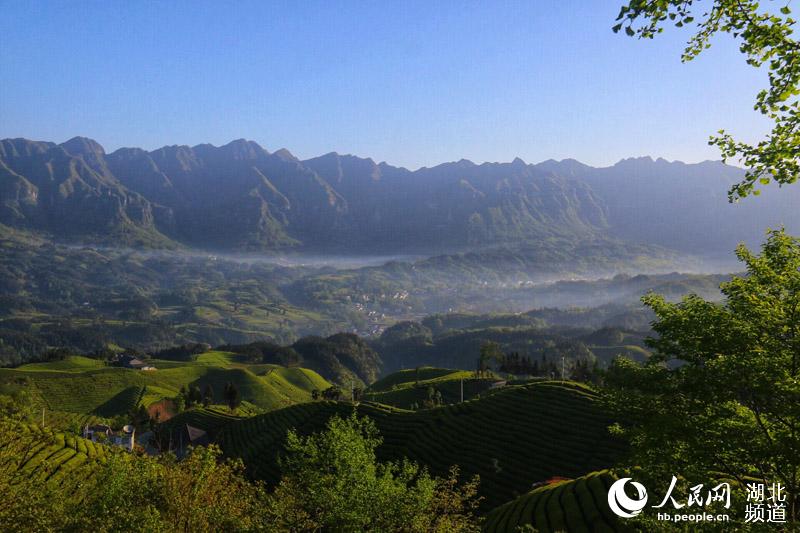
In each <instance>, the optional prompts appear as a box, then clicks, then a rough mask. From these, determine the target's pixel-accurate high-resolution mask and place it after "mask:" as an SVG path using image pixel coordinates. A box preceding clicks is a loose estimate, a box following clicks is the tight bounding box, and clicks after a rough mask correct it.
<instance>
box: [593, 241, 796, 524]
mask: <svg viewBox="0 0 800 533" xmlns="http://www.w3.org/2000/svg"><path fill="white" fill-rule="evenodd" d="M737 255H738V257H739V258H740V259H741V260H742V261H743V262H744V263H745V265H746V266H747V275H746V276H737V277H734V278H733V279H732V280H731V281H730V282H728V283H725V284H723V286H722V292H723V294H724V295H725V300H724V302H723V303H719V304H717V303H711V302H707V301H705V300H703V299H702V298H699V297H697V296H689V297H687V298H685V299H684V300H683V301H681V302H680V303H669V302H667V301H665V300H664V299H663V297H661V296H659V295H656V294H650V295H648V296H646V297H645V298H644V301H645V303H646V304H647V305H648V306H650V307H651V308H652V309H653V311H654V312H655V313H656V315H657V320H656V322H655V323H654V325H653V328H654V329H655V331H656V333H657V334H658V336H657V337H656V338H655V339H652V340H651V341H650V345H651V346H652V348H653V349H654V350H655V353H654V355H653V357H651V359H650V360H649V361H648V363H647V364H646V365H644V366H639V365H638V364H635V363H633V362H630V361H627V360H625V359H619V360H617V361H616V363H615V365H614V366H613V367H612V369H611V371H610V372H609V374H608V384H609V385H610V388H609V392H608V394H609V395H608V400H609V405H611V406H612V407H613V408H614V410H615V411H616V413H617V415H618V416H619V417H620V418H621V419H622V420H625V421H627V423H626V424H624V425H623V426H621V428H620V430H621V431H622V432H623V433H624V434H625V435H627V436H628V438H629V439H630V442H631V443H632V445H633V456H632V458H631V462H632V464H635V465H640V466H641V467H642V472H644V473H646V474H647V475H650V476H653V477H654V478H660V479H661V480H662V481H663V480H664V479H666V480H669V478H670V476H671V475H673V474H681V475H682V476H684V477H685V478H686V479H690V480H696V481H700V480H708V479H709V477H713V476H714V475H717V474H715V473H722V475H724V476H727V477H729V478H732V479H734V480H737V481H738V482H739V483H740V485H741V486H743V485H744V483H745V482H746V480H748V479H753V478H755V479H757V480H761V481H762V482H764V483H767V484H771V483H777V482H779V483H781V484H782V485H783V486H784V487H785V489H786V493H787V495H788V497H789V501H788V509H787V514H788V515H789V516H790V517H793V518H794V520H798V519H800V507H799V506H800V503H799V500H798V498H800V241H798V239H796V238H793V237H791V236H789V235H787V234H786V233H785V232H783V231H773V232H771V233H770V234H769V237H768V239H767V241H766V243H765V244H764V247H763V251H762V253H761V255H754V254H753V253H751V252H750V251H749V250H747V248H745V247H744V246H741V247H740V248H739V249H738V250H737ZM665 444H666V445H665Z"/></svg>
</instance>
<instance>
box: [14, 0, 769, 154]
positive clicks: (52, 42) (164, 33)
mask: <svg viewBox="0 0 800 533" xmlns="http://www.w3.org/2000/svg"><path fill="white" fill-rule="evenodd" d="M621 1H622V0H618V1H616V2H615V1H610V0H592V1H586V0H539V1H527V2H469V1H464V2H456V1H453V2H444V1H434V2H431V1H430V0H427V1H420V2H416V1H404V2H391V1H388V0H386V1H366V0H365V1H360V2H345V1H328V2H192V3H190V2H180V1H175V2H149V1H147V2H145V1H132V2H121V1H119V2H80V3H79V2H60V1H48V2H34V1H25V2H20V1H16V0H0V10H2V11H1V12H2V13H3V17H2V18H0V137H27V138H32V139H40V140H52V141H58V142H61V141H64V140H66V139H68V138H70V137H72V136H74V135H84V136H87V137H92V138H94V139H96V140H97V141H99V142H100V143H101V144H103V145H104V146H105V147H106V149H107V150H109V151H111V150H114V149H116V148H119V147H121V146H139V147H143V148H146V149H153V148H157V147H159V146H163V145H165V144H189V145H194V144H198V143H204V142H210V143H213V144H224V143H226V142H228V141H230V140H232V139H237V138H242V137H244V138H247V139H252V140H255V141H257V142H258V143H260V144H261V145H262V146H264V147H265V148H267V149H268V150H271V151H273V150H277V149H278V148H282V147H286V148H288V149H289V150H291V151H292V152H293V153H294V154H295V155H297V156H298V157H301V158H306V157H312V156H315V155H320V154H323V153H326V152H330V151H338V152H340V153H353V154H356V155H360V156H364V157H367V156H369V157H372V158H373V159H376V160H377V161H387V162H389V163H392V164H396V165H403V166H407V167H411V168H416V167H419V166H431V165H434V164H437V163H441V162H445V161H451V160H457V159H460V158H462V157H464V158H468V159H472V160H473V161H477V162H481V161H510V160H512V159H513V158H514V157H516V156H519V157H521V158H523V159H524V160H526V161H529V162H538V161H541V160H544V159H548V158H551V157H552V158H555V159H562V158H566V157H574V158H576V159H579V160H581V161H584V162H586V163H589V164H595V165H606V164H613V163H614V162H616V161H617V160H619V159H621V158H623V157H628V156H640V155H652V156H662V157H666V158H667V159H681V160H684V161H699V160H703V159H718V154H717V152H716V150H715V149H714V148H713V147H708V146H707V144H706V141H707V139H708V135H709V134H711V133H713V132H715V131H716V130H718V129H720V128H723V127H724V128H726V129H728V130H729V131H731V132H733V133H735V134H737V135H738V136H740V137H742V138H743V139H744V140H755V139H757V138H758V136H759V135H760V134H762V133H763V132H764V131H765V130H766V123H765V122H764V120H763V119H762V118H761V117H760V116H759V115H757V114H756V113H755V112H754V111H753V109H752V105H753V102H754V97H755V94H756V93H757V92H758V90H759V89H760V88H761V87H762V86H764V84H765V81H766V77H765V74H764V73H763V72H760V71H758V70H757V69H754V68H752V67H749V66H747V65H746V64H745V63H744V61H743V59H742V56H741V54H739V52H738V50H737V49H736V46H735V44H734V43H733V42H732V41H731V40H730V39H729V38H720V39H718V41H717V42H715V45H714V47H713V48H712V49H711V50H708V51H707V52H705V53H704V55H703V56H701V57H700V58H699V59H697V60H695V61H693V62H691V63H688V64H682V63H681V62H680V53H681V50H682V49H683V43H684V42H685V40H686V39H687V38H688V36H689V33H688V32H687V31H681V30H678V29H674V30H670V31H668V32H666V33H665V35H663V36H661V37H660V38H657V39H655V40H654V41H638V40H635V39H631V38H628V37H624V36H622V35H615V34H613V33H612V32H611V29H610V28H611V26H612V25H613V22H614V18H615V16H616V13H617V11H618V8H619V4H620V3H621Z"/></svg>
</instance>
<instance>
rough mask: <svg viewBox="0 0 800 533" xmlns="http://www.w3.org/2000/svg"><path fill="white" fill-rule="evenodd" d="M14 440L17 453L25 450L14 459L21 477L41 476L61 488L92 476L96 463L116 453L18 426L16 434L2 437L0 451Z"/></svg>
mask: <svg viewBox="0 0 800 533" xmlns="http://www.w3.org/2000/svg"><path fill="white" fill-rule="evenodd" d="M12 441H13V446H14V449H15V450H22V454H21V455H20V456H18V457H15V460H17V461H18V464H17V465H16V468H17V473H18V474H19V475H21V476H25V477H41V478H42V479H44V480H46V481H48V482H52V483H56V484H59V485H69V484H72V483H77V482H79V481H81V480H85V479H87V478H89V477H91V476H93V475H94V474H95V471H96V468H95V466H96V463H97V462H98V461H100V462H102V461H104V460H105V458H106V457H107V456H108V454H110V453H115V452H114V451H113V450H112V449H111V448H107V447H106V446H103V445H102V444H96V443H93V442H92V441H90V440H87V439H84V438H81V437H77V436H73V435H70V434H64V433H58V432H54V431H52V430H49V429H42V428H41V427H39V426H37V425H34V424H19V425H18V426H16V428H15V429H14V430H13V431H6V432H5V433H4V434H2V435H0V449H2V448H5V447H6V446H9V445H10V443H11V442H12Z"/></svg>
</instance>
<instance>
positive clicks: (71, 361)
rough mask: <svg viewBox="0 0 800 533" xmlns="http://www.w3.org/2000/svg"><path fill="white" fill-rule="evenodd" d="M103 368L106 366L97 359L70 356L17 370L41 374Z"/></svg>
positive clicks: (21, 367) (32, 364)
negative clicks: (41, 372) (40, 372)
mask: <svg viewBox="0 0 800 533" xmlns="http://www.w3.org/2000/svg"><path fill="white" fill-rule="evenodd" d="M105 366H106V365H105V363H104V362H103V361H99V360H97V359H91V358H89V357H83V356H81V355H71V356H68V357H65V358H64V359H62V360H60V361H50V362H48V363H29V364H27V365H22V366H20V367H18V370H24V371H27V372H34V371H37V370H40V371H43V372H53V371H61V372H85V371H86V370H94V369H97V368H103V367H105Z"/></svg>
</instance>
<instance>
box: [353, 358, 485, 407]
mask: <svg viewBox="0 0 800 533" xmlns="http://www.w3.org/2000/svg"><path fill="white" fill-rule="evenodd" d="M462 380H463V385H464V399H465V400H469V399H472V398H474V397H475V396H477V395H478V394H480V393H482V392H485V391H487V390H489V389H490V388H491V387H492V385H493V384H495V383H496V382H497V381H499V379H498V378H496V377H486V378H476V377H475V373H474V372H470V371H466V370H452V369H448V368H434V367H429V366H427V367H420V368H418V369H411V370H401V371H399V372H395V373H393V374H390V375H388V376H386V377H385V378H383V379H380V380H378V381H376V382H375V383H373V384H372V385H371V386H370V387H369V388H368V389H367V390H366V391H365V399H367V400H369V401H372V402H378V403H383V404H386V405H392V406H394V407H401V408H403V409H409V408H411V406H412V405H413V404H416V405H418V406H419V405H422V402H423V401H425V400H426V399H427V398H428V393H429V391H430V389H431V388H433V389H434V391H436V392H438V393H441V395H442V402H443V403H445V404H448V403H456V402H459V401H460V400H461V384H462Z"/></svg>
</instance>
